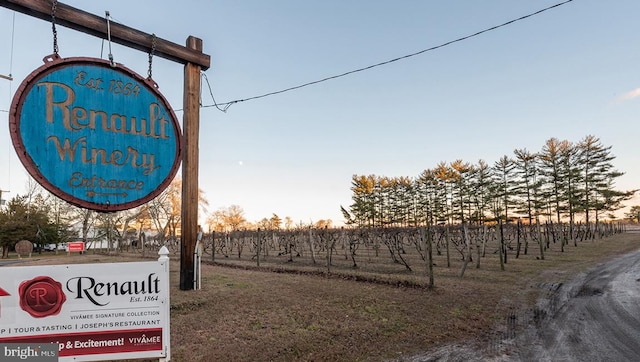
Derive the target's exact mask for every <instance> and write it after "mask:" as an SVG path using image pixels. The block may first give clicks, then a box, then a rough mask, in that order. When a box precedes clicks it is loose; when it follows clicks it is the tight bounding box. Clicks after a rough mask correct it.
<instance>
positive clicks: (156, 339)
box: [129, 334, 162, 346]
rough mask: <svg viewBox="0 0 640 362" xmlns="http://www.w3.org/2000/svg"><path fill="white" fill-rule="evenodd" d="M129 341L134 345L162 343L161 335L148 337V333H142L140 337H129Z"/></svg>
mask: <svg viewBox="0 0 640 362" xmlns="http://www.w3.org/2000/svg"><path fill="white" fill-rule="evenodd" d="M129 343H130V344H132V345H134V346H144V345H153V344H158V343H162V337H161V336H151V337H147V336H146V335H144V334H143V335H142V336H140V337H129Z"/></svg>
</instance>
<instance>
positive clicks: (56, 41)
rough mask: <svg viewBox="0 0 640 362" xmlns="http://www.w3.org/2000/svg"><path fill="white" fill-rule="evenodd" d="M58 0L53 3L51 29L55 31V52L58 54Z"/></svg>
mask: <svg viewBox="0 0 640 362" xmlns="http://www.w3.org/2000/svg"><path fill="white" fill-rule="evenodd" d="M57 7H58V0H53V4H52V5H51V30H52V31H53V54H55V55H58V31H57V30H56V8H57Z"/></svg>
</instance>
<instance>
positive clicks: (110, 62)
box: [104, 11, 116, 67]
mask: <svg viewBox="0 0 640 362" xmlns="http://www.w3.org/2000/svg"><path fill="white" fill-rule="evenodd" d="M104 16H105V18H106V19H107V39H108V40H109V64H110V65H111V66H112V67H115V66H116V63H114V62H113V53H111V22H110V21H109V18H110V17H111V15H110V14H109V12H108V11H105V12H104Z"/></svg>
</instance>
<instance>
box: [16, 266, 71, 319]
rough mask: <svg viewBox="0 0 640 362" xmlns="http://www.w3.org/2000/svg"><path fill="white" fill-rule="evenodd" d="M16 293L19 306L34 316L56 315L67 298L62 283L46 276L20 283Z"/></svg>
mask: <svg viewBox="0 0 640 362" xmlns="http://www.w3.org/2000/svg"><path fill="white" fill-rule="evenodd" d="M18 294H19V296H20V308H22V310H24V311H25V312H27V313H29V314H30V315H31V316H33V317H35V318H43V317H48V316H52V315H57V314H58V313H60V310H61V309H62V305H63V304H64V302H65V301H66V300H67V297H66V296H65V295H64V292H63V291H62V284H60V283H59V282H57V281H55V280H53V279H52V278H51V277H47V276H39V277H35V278H33V279H31V280H25V281H24V282H22V283H20V286H19V287H18Z"/></svg>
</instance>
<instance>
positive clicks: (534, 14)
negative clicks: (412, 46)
mask: <svg viewBox="0 0 640 362" xmlns="http://www.w3.org/2000/svg"><path fill="white" fill-rule="evenodd" d="M572 1H573V0H566V1H563V2H561V3H558V4H555V5H551V6H549V7H546V8H544V9H541V10H538V11H536V12H533V13H530V14H527V15H524V16H521V17H519V18H517V19H513V20H509V21H507V22H506V23H502V24H500V25H495V26H492V27H490V28H486V29H484V30H480V31H478V32H476V33H473V34H470V35H466V36H463V37H461V38H457V39H454V40H450V41H448V42H446V43H442V44H440V45H436V46H433V47H431V48H427V49H424V50H420V51H418V52H415V53H411V54H407V55H403V56H401V57H398V58H394V59H390V60H387V61H384V62H381V63H376V64H373V65H369V66H367V67H363V68H358V69H354V70H351V71H348V72H345V73H342V74H337V75H333V76H330V77H326V78H322V79H319V80H315V81H312V82H308V83H304V84H300V85H297V86H295V87H290V88H285V89H282V90H279V91H275V92H269V93H265V94H261V95H258V96H253V97H249V98H244V99H237V100H234V101H230V102H225V103H217V102H216V101H215V98H214V97H213V92H212V91H211V85H210V84H209V80H208V79H206V76H205V80H206V81H207V85H208V86H209V92H210V94H211V98H212V99H213V104H209V105H202V106H201V107H202V108H209V107H216V108H218V109H219V110H220V111H222V112H226V111H227V110H228V109H229V107H231V106H232V105H234V104H236V103H241V102H247V101H252V100H255V99H260V98H265V97H269V96H273V95H276V94H280V93H285V92H290V91H292V90H296V89H300V88H304V87H308V86H311V85H315V84H318V83H322V82H326V81H329V80H333V79H337V78H342V77H345V76H348V75H351V74H355V73H359V72H363V71H365V70H369V69H373V68H377V67H380V66H383V65H387V64H391V63H394V62H397V61H400V60H404V59H407V58H411V57H415V56H417V55H421V54H424V53H427V52H430V51H433V50H437V49H440V48H444V47H446V46H449V45H451V44H455V43H458V42H461V41H464V40H468V39H471V38H474V37H476V36H479V35H482V34H484V33H488V32H490V31H493V30H497V29H499V28H502V27H505V26H507V25H511V24H513V23H516V22H518V21H521V20H525V19H528V18H530V17H533V16H536V15H539V14H541V13H543V12H545V11H549V10H552V9H555V8H557V7H560V6H562V5H565V4H568V3H570V2H572ZM220 106H223V108H222V109H221V108H220Z"/></svg>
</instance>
